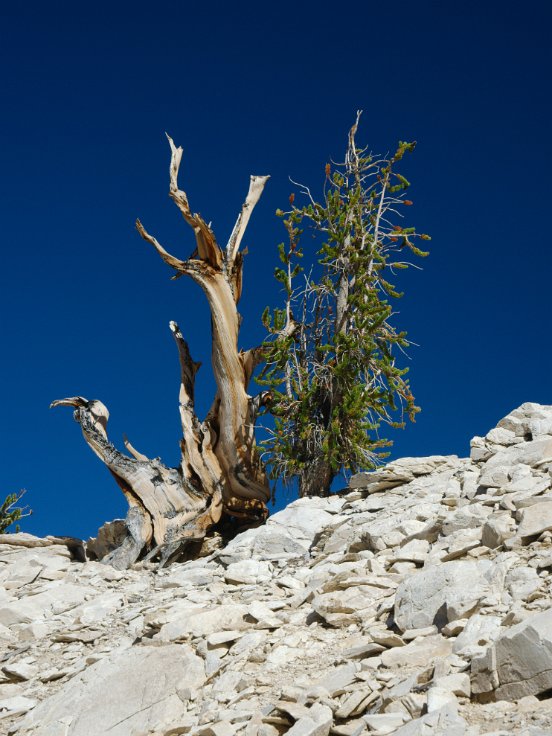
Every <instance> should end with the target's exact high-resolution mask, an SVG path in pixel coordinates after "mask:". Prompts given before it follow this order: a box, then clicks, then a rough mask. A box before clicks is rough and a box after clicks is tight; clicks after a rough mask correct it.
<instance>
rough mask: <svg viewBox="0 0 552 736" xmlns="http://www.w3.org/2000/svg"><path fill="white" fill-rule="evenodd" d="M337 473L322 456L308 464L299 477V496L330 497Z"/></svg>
mask: <svg viewBox="0 0 552 736" xmlns="http://www.w3.org/2000/svg"><path fill="white" fill-rule="evenodd" d="M335 475H336V474H335V472H334V471H333V470H332V467H331V465H330V463H329V462H328V461H327V460H326V459H325V458H324V457H322V456H319V457H318V458H315V459H313V461H312V462H310V463H308V464H307V465H306V466H305V467H304V468H303V470H302V471H301V474H300V476H299V496H300V497H301V498H305V497H306V496H323V497H326V496H329V495H330V489H331V485H332V481H333V479H334V478H335Z"/></svg>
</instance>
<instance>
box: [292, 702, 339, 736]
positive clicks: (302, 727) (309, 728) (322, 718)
mask: <svg viewBox="0 0 552 736" xmlns="http://www.w3.org/2000/svg"><path fill="white" fill-rule="evenodd" d="M332 723H333V713H332V711H331V708H328V706H327V705H322V704H321V703H315V704H314V705H313V706H312V707H311V708H310V709H309V714H308V716H303V717H302V718H300V719H299V720H298V721H296V722H295V723H294V725H293V726H292V727H291V728H290V729H289V731H286V733H287V736H328V734H329V733H330V729H331V727H332Z"/></svg>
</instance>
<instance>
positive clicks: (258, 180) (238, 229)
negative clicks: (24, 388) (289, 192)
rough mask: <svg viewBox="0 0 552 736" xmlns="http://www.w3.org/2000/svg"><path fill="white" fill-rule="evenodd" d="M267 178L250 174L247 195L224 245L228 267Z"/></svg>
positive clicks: (234, 255)
mask: <svg viewBox="0 0 552 736" xmlns="http://www.w3.org/2000/svg"><path fill="white" fill-rule="evenodd" d="M269 179H270V176H251V178H250V181H249V191H248V192H247V197H246V198H245V202H244V203H243V205H242V208H241V212H240V214H239V215H238V219H237V220H236V224H235V225H234V229H233V230H232V234H231V235H230V239H229V240H228V245H227V246H226V263H227V266H228V267H229V268H231V267H232V266H233V264H234V261H235V259H236V255H237V254H238V251H239V249H240V244H241V241H242V238H243V235H244V233H245V230H246V228H247V225H248V223H249V219H250V217H251V213H252V212H253V209H254V208H255V205H256V204H257V202H258V201H259V199H260V198H261V194H262V193H263V189H264V188H265V184H266V183H267V181H268V180H269Z"/></svg>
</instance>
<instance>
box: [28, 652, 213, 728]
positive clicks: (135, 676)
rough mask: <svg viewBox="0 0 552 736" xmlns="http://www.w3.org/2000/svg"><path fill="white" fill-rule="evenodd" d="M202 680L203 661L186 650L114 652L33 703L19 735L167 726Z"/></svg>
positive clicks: (179, 713) (180, 713) (203, 672)
mask: <svg viewBox="0 0 552 736" xmlns="http://www.w3.org/2000/svg"><path fill="white" fill-rule="evenodd" d="M204 681H205V671H204V665H203V660H202V659H201V658H200V657H198V656H197V655H196V654H195V653H194V652H193V650H192V649H191V648H190V647H188V646H185V645H181V646H178V645H167V646H162V647H133V648H131V649H127V650H124V651H122V652H121V651H116V652H114V653H113V654H112V655H110V656H109V657H106V658H105V659H103V660H100V661H99V662H96V664H93V665H91V666H90V667H88V668H87V669H86V670H85V671H84V672H82V673H81V674H80V675H77V676H76V677H74V678H73V679H72V680H69V681H68V682H67V683H66V684H65V685H64V686H63V687H62V688H61V689H60V690H58V692H57V693H56V694H55V695H53V696H51V697H50V698H47V699H46V700H44V701H43V702H42V703H40V704H39V705H37V706H36V708H34V710H32V711H31V712H30V713H29V714H28V715H27V716H25V719H24V721H23V722H22V723H21V725H20V729H19V731H18V734H19V733H21V734H22V733H25V734H29V736H30V735H31V734H33V735H35V734H36V736H38V735H39V734H44V733H63V734H65V736H91V734H102V733H105V734H109V735H110V736H139V734H140V735H141V734H145V733H149V732H153V731H154V730H155V729H156V728H158V727H159V726H161V725H162V724H167V725H166V727H167V728H168V725H170V722H171V721H172V720H176V719H177V718H178V717H179V716H180V715H182V714H183V713H184V712H185V710H186V703H187V699H188V698H189V693H190V688H198V687H200V686H201V685H202V684H203V682H204ZM56 727H57V728H59V731H56V730H55V729H56Z"/></svg>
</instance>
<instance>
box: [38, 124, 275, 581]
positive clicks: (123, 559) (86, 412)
mask: <svg viewBox="0 0 552 736" xmlns="http://www.w3.org/2000/svg"><path fill="white" fill-rule="evenodd" d="M168 140H169V144H170V147H171V166H170V189H169V193H170V196H171V198H172V200H173V201H174V203H175V204H176V206H177V207H178V209H179V210H180V212H181V214H182V216H183V217H184V220H185V221H186V223H187V224H188V225H189V226H190V227H191V228H192V230H193V232H194V235H195V240H196V249H195V251H194V253H193V254H192V256H191V257H190V258H188V259H186V260H180V259H179V258H176V257H175V256H173V255H171V254H170V253H168V252H167V251H166V250H165V248H163V246H162V245H161V244H160V243H159V242H158V241H157V239H156V238H155V237H153V236H152V235H150V234H149V233H148V232H147V231H146V230H145V228H144V227H143V225H142V223H141V222H140V221H139V220H138V221H137V222H136V227H137V230H138V232H139V233H140V235H141V236H142V238H144V240H146V241H147V242H148V243H150V244H151V245H152V246H153V247H154V248H155V250H156V251H157V253H158V254H159V255H160V256H161V258H162V259H163V261H164V262H165V263H166V264H167V265H169V266H170V267H171V268H172V269H173V270H174V271H175V275H174V276H173V278H179V277H180V276H183V275H187V276H190V277H191V278H192V279H193V280H194V281H195V282H196V283H198V284H199V286H200V287H201V288H202V290H203V292H204V294H205V296H206V298H207V302H208V304H209V308H210V311H211V322H212V362H213V371H214V375H215V379H216V383H217V394H216V397H215V399H214V401H213V404H212V406H211V409H210V410H209V412H208V414H207V416H206V418H205V419H204V420H203V421H200V420H199V419H198V417H197V415H196V413H195V407H194V385H195V376H196V373H197V371H198V369H199V363H196V362H194V361H193V359H192V357H191V355H190V350H189V348H188V345H187V343H186V341H185V340H184V337H183V336H182V332H181V331H180V328H179V326H178V325H177V324H176V322H171V323H170V329H171V331H172V334H173V337H174V339H175V342H176V346H177V350H178V357H179V360H180V376H181V383H180V396H179V405H180V418H181V423H182V434H183V437H182V439H181V441H180V448H181V462H180V466H179V467H178V468H169V467H167V466H166V465H164V464H163V463H162V462H161V461H160V460H159V459H149V458H148V457H146V456H145V455H143V454H142V453H141V452H138V451H137V450H135V449H134V447H133V446H132V445H131V444H130V442H129V441H128V439H126V437H125V440H124V444H125V447H126V450H127V452H128V455H127V454H125V453H123V452H121V451H119V450H118V449H116V448H115V446H114V445H113V444H112V443H111V442H110V441H109V439H108V437H107V431H106V427H107V420H108V418H109V412H108V410H107V408H106V407H105V405H104V404H102V402H101V401H97V400H94V401H88V400H87V399H85V398H83V397H82V396H75V397H71V398H67V399H61V400H58V401H54V402H53V403H52V405H51V406H52V407H54V406H72V407H74V408H75V411H74V417H75V420H76V421H77V422H78V423H79V424H80V425H81V428H82V432H83V435H84V438H85V440H86V442H87V443H88V445H89V446H90V447H91V449H92V450H93V451H94V452H95V453H96V455H97V456H98V457H99V458H100V460H102V462H104V463H105V465H106V466H107V467H108V469H109V470H110V472H111V473H112V475H113V477H114V478H115V480H116V481H117V483H118V485H119V487H120V488H121V490H122V491H123V493H124V494H125V497H126V499H127V501H128V504H129V512H128V515H127V518H126V527H127V536H126V538H125V540H124V542H123V544H122V545H121V546H120V547H119V548H118V549H116V550H115V551H114V552H112V553H111V554H110V555H109V556H108V558H104V561H106V562H109V563H111V564H112V565H113V566H114V567H116V568H118V569H125V568H127V567H129V566H130V565H132V563H133V562H135V561H136V560H137V559H138V558H139V557H140V556H144V555H145V556H146V559H147V558H153V557H155V556H158V557H159V559H160V564H161V565H163V564H164V563H165V562H166V561H167V560H168V559H169V558H170V557H171V555H173V554H174V553H175V552H177V551H178V550H179V549H181V548H182V546H183V544H185V543H186V542H189V541H193V540H199V539H202V538H203V537H204V536H205V534H206V532H207V531H208V530H209V528H211V527H212V526H213V525H214V524H216V523H217V522H218V521H219V520H220V519H221V516H222V515H223V514H228V515H231V516H234V517H237V518H239V519H243V520H245V521H248V522H253V523H259V522H260V521H263V520H264V519H265V518H266V516H267V508H266V502H267V501H268V499H269V498H270V489H269V485H268V481H267V477H266V474H265V471H264V468H263V465H262V462H261V460H260V457H259V454H258V451H257V448H256V446H255V436H254V425H255V417H256V414H257V412H258V410H259V407H260V405H261V404H262V403H263V401H264V395H263V394H261V395H260V396H256V397H251V396H249V394H248V393H247V388H248V383H249V380H250V378H251V375H252V373H253V371H254V369H255V366H256V365H257V363H258V362H259V360H260V357H261V350H260V349H259V348H256V349H253V350H249V351H246V352H242V351H239V350H238V330H239V323H240V317H239V314H238V310H237V304H238V301H239V299H240V296H241V290H242V268H243V253H242V252H240V245H241V241H242V238H243V235H244V232H245V229H246V227H247V224H248V221H249V218H250V216H251V213H252V211H253V208H254V207H255V205H256V204H257V202H258V200H259V198H260V196H261V194H262V192H263V189H264V186H265V184H266V181H267V179H268V177H267V176H252V177H251V181H250V185H249V192H248V194H247V197H246V200H245V202H244V204H243V206H242V209H241V212H240V214H239V216H238V219H237V221H236V224H235V226H234V229H233V231H232V234H231V236H230V239H229V241H228V244H227V245H226V247H225V248H224V249H223V248H221V247H219V245H218V244H217V241H216V239H215V235H214V233H213V231H212V230H211V228H210V227H209V225H207V223H206V222H205V221H204V220H203V219H202V218H201V217H200V216H199V215H197V214H193V213H192V211H191V210H190V206H189V204H188V198H187V196H186V194H185V192H184V191H182V190H181V189H179V188H178V181H177V179H178V171H179V168H180V162H181V158H182V148H180V147H178V148H177V147H176V146H175V145H174V143H173V141H172V139H171V138H168Z"/></svg>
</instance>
